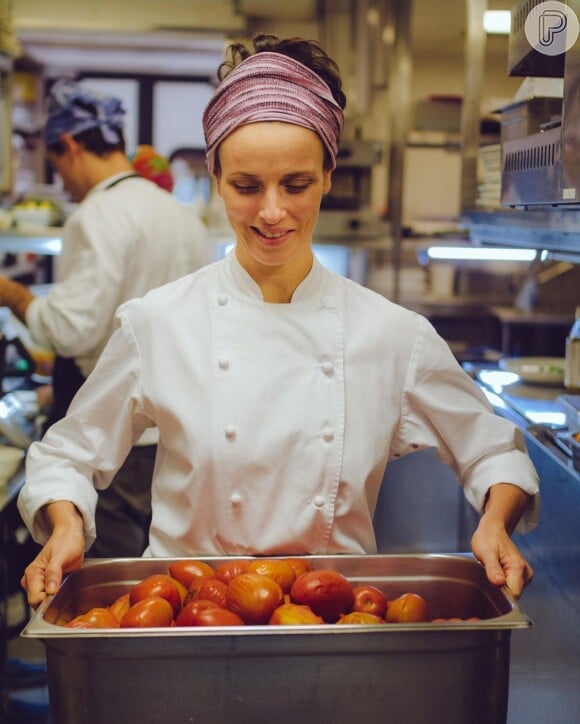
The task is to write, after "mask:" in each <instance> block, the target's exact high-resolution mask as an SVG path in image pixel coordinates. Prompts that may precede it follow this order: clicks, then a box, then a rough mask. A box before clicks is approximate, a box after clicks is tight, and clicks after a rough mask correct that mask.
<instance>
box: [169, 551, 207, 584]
mask: <svg viewBox="0 0 580 724" xmlns="http://www.w3.org/2000/svg"><path fill="white" fill-rule="evenodd" d="M169 575H170V576H171V577H172V578H175V579H176V580H178V581H179V582H180V583H181V584H183V585H184V586H185V587H186V588H189V587H190V586H191V584H192V583H193V582H194V580H195V579H196V578H209V577H210V576H213V575H215V572H214V570H213V568H212V567H211V566H210V565H209V563H204V562H203V561H197V560H194V559H189V558H187V559H185V560H183V561H175V562H174V563H171V564H170V566H169Z"/></svg>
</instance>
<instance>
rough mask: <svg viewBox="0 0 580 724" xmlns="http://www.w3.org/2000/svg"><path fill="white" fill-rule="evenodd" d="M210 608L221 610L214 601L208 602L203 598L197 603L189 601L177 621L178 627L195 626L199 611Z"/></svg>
mask: <svg viewBox="0 0 580 724" xmlns="http://www.w3.org/2000/svg"><path fill="white" fill-rule="evenodd" d="M208 608H219V606H216V604H215V603H214V602H213V601H206V600H204V599H203V598H199V599H197V600H196V601H189V602H188V603H185V604H184V606H183V608H182V609H181V611H180V612H179V614H178V616H177V618H176V619H175V625H176V626H195V625H196V624H195V617H196V616H197V614H198V613H199V611H203V610H205V609H208Z"/></svg>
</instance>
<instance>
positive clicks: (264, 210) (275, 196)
mask: <svg viewBox="0 0 580 724" xmlns="http://www.w3.org/2000/svg"><path fill="white" fill-rule="evenodd" d="M259 213H260V218H261V219H262V220H263V221H264V222H266V223H267V224H276V223H278V222H279V221H281V220H282V219H283V217H284V215H285V213H286V212H285V209H284V204H283V201H282V199H281V197H280V194H279V193H278V191H277V190H274V189H272V190H266V192H265V193H264V196H263V199H262V205H261V207H260V212H259Z"/></svg>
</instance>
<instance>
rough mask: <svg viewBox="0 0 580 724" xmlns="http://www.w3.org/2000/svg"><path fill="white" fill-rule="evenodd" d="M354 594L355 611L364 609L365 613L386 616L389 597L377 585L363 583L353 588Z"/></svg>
mask: <svg viewBox="0 0 580 724" xmlns="http://www.w3.org/2000/svg"><path fill="white" fill-rule="evenodd" d="M352 592H353V594H354V602H353V604H352V610H353V611H364V612H365V613H374V614H375V616H380V617H381V618H384V617H385V613H386V612H387V597H386V596H385V594H384V593H383V592H382V591H381V589H380V588H377V587H376V586H371V585H370V584H365V583H361V584H360V585H358V586H355V587H354V588H353V589H352Z"/></svg>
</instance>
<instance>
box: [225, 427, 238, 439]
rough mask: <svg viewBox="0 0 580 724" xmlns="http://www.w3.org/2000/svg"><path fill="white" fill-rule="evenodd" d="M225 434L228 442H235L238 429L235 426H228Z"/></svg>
mask: <svg viewBox="0 0 580 724" xmlns="http://www.w3.org/2000/svg"><path fill="white" fill-rule="evenodd" d="M225 433H226V437H227V439H228V440H233V439H234V438H235V436H236V428H235V427H234V426H233V425H226V430H225Z"/></svg>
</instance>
